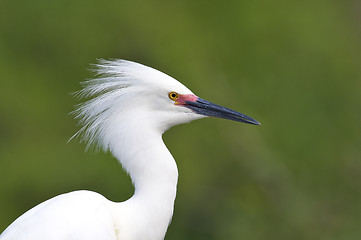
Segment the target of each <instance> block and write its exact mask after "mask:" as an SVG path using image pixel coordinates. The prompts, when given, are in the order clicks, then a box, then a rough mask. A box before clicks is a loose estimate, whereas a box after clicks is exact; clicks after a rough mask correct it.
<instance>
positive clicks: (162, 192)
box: [109, 122, 178, 240]
mask: <svg viewBox="0 0 361 240" xmlns="http://www.w3.org/2000/svg"><path fill="white" fill-rule="evenodd" d="M128 123H129V122H128ZM133 123H134V124H136V123H135V122H133ZM134 127H136V128H137V129H138V131H134V130H133V129H134ZM134 127H132V126H129V124H128V125H127V126H126V127H124V128H122V127H121V125H120V126H118V128H116V129H115V132H113V134H112V135H113V136H114V139H112V141H111V143H110V145H109V148H110V151H111V152H112V153H113V155H114V156H115V157H116V158H117V159H118V160H119V161H120V162H121V164H122V166H123V167H124V169H125V170H126V171H127V172H128V173H129V175H130V177H131V179H132V181H133V184H134V187H135V193H134V195H133V197H132V198H130V199H129V200H127V201H126V202H123V203H119V205H118V209H119V213H118V214H119V216H121V218H120V217H119V218H117V217H116V216H115V218H116V219H118V221H117V225H118V226H117V227H118V229H119V230H118V234H119V239H149V240H152V239H157V240H159V239H163V238H164V235H165V233H166V230H167V227H168V225H169V223H170V220H171V218H172V215H173V206H174V200H175V197H176V188H177V180H178V170H177V165H176V163H175V161H174V159H173V157H172V155H171V154H170V152H169V151H168V149H167V148H166V146H165V144H164V142H163V140H162V133H161V132H159V131H156V130H155V129H154V128H153V127H147V126H139V125H138V126H134ZM118 131H120V132H121V133H120V132H118ZM135 132H136V133H135ZM122 229H126V233H125V232H122ZM122 234H127V235H126V236H125V235H122ZM132 234H133V235H132Z"/></svg>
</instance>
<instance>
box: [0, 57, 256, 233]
mask: <svg viewBox="0 0 361 240" xmlns="http://www.w3.org/2000/svg"><path fill="white" fill-rule="evenodd" d="M96 71H97V73H98V75H97V77H96V78H95V79H92V80H89V81H86V82H84V83H83V87H84V88H83V89H82V90H81V91H79V95H80V96H81V97H83V98H87V99H90V100H87V101H86V102H84V103H83V104H81V105H80V106H79V107H78V109H77V110H76V111H75V113H76V118H78V119H79V120H80V123H81V125H82V128H81V129H80V131H79V132H78V133H77V134H76V135H79V136H81V137H82V140H84V141H86V142H87V143H88V146H89V145H92V144H96V145H97V146H100V147H102V148H103V149H104V150H105V151H110V152H111V153H112V154H113V155H114V156H115V157H116V158H117V159H118V160H119V162H120V163H121V165H122V166H123V168H124V169H125V170H126V171H127V172H128V173H129V175H130V177H131V179H132V182H133V184H134V187H135V192H134V195H133V196H132V197H131V198H130V199H128V200H127V201H124V202H120V203H117V202H112V201H109V200H108V199H106V198H105V197H103V196H102V195H100V194H99V193H95V192H91V191H74V192H70V193H66V194H62V195H59V196H56V197H54V198H52V199H49V200H47V201H45V202H43V203H41V204H39V205H37V206H35V207H34V208H32V209H30V210H29V211H27V212H26V213H24V214H23V215H21V216H20V217H19V218H17V219H16V220H15V221H14V222H13V223H12V224H11V225H10V226H8V227H7V228H6V229H5V231H4V232H3V233H2V234H1V235H0V239H1V240H78V239H79V240H85V239H86V240H143V239H146V240H160V239H164V237H165V234H166V230H167V228H168V225H169V223H170V220H171V218H172V215H173V205H174V200H175V197H176V187H177V179H178V170H177V165H176V163H175V160H174V159H173V157H172V155H171V153H170V152H169V151H168V149H167V147H166V146H165V144H164V142H163V140H162V134H163V133H164V132H165V131H166V130H167V129H169V128H170V127H172V126H174V125H177V124H181V123H186V122H190V121H192V120H195V119H199V118H203V117H206V116H213V117H220V118H226V119H230V120H235V121H239V122H245V123H250V124H255V125H259V123H258V122H257V121H256V120H254V119H252V118H250V117H248V116H246V115H244V114H241V113H238V112H236V111H233V110H230V109H228V108H225V107H221V106H219V105H216V104H213V103H210V102H208V101H206V100H203V99H201V98H199V97H197V96H196V95H194V94H193V93H192V92H191V91H190V90H189V89H188V88H186V87H185V86H184V85H182V84H181V83H179V82H178V81H177V80H175V79H173V78H171V77H169V76H168V75H166V74H164V73H161V72H159V71H157V70H155V69H152V68H150V67H147V66H144V65H141V64H138V63H134V62H130V61H125V60H111V61H108V60H100V61H99V63H98V64H97V68H96Z"/></svg>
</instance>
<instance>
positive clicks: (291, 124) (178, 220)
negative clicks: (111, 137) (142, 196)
mask: <svg viewBox="0 0 361 240" xmlns="http://www.w3.org/2000/svg"><path fill="white" fill-rule="evenodd" d="M360 16H361V4H360V2H359V1H357V0H350V1H343V0H339V1H337V0H328V1H326V0H317V1H315V0H312V1H311V0H305V1H286V0H283V1H281V0H271V1H267V0H259V1H246V0H237V1H194V0H188V1H120V0H111V1H95V0H87V1H85V0H79V1H70V0H50V1H49V0H31V1H27V0H0V83H1V84H0V86H1V90H0V91H1V93H0V232H1V231H3V230H4V229H5V228H6V226H7V225H9V224H10V223H11V222H12V221H13V220H14V219H15V218H16V217H18V216H19V215H21V214H22V213H23V212H25V211H26V210H27V209H29V208H31V207H33V206H35V205H36V204H38V203H40V202H42V201H44V200H46V199H48V198H51V197H53V196H55V195H58V194H60V193H64V192H69V191H72V190H77V189H89V190H93V191H97V192H99V193H101V194H103V195H104V196H106V197H107V198H109V199H111V200H114V201H121V200H125V199H127V198H128V197H130V196H131V194H132V192H133V189H132V187H131V182H130V180H129V179H128V177H127V175H126V174H125V173H124V172H123V171H122V170H121V167H120V166H119V164H118V163H117V162H116V160H115V159H113V158H112V157H111V156H110V155H109V154H104V153H101V152H100V153H95V154H93V153H84V149H85V146H84V145H82V144H78V143H77V142H74V141H71V142H70V143H67V140H68V139H69V138H70V137H71V136H72V134H74V133H75V132H76V131H77V129H78V128H77V126H76V121H75V120H73V119H72V117H71V116H70V115H68V113H69V112H71V111H72V110H73V105H74V104H75V103H76V101H75V100H74V99H72V97H71V96H70V95H69V93H70V92H74V91H76V90H79V88H80V86H79V82H80V81H82V80H84V79H85V78H88V77H90V76H91V75H90V74H89V73H88V72H87V68H89V63H94V62H95V61H96V58H124V59H128V60H133V61H137V62H141V63H143V64H146V65H149V66H152V67H155V68H157V69H159V70H161V71H164V72H166V73H168V74H169V75H171V76H173V77H175V78H177V79H178V80H180V81H181V82H182V83H184V84H185V85H187V86H188V87H190V88H191V89H192V90H193V91H194V92H195V93H196V94H198V95H199V96H200V97H202V98H204V99H207V100H209V101H212V102H215V103H218V104H221V105H224V106H227V107H230V108H233V109H235V110H239V111H240V112H242V113H245V114H247V115H249V116H251V117H254V118H255V119H257V120H258V121H260V122H261V123H262V126H259V127H258V126H251V125H246V124H240V123H236V122H230V121H226V120H223V119H205V120H199V121H196V122H194V123H192V124H188V125H182V126H177V127H175V128H173V129H171V130H170V131H169V132H167V133H166V134H165V136H164V139H165V141H166V143H167V145H168V147H169V148H170V150H171V152H172V153H173V155H174V157H175V158H176V160H177V162H178V166H179V171H180V178H179V185H178V197H177V200H176V204H175V214H174V218H173V221H172V224H171V226H170V228H169V231H168V234H167V237H166V239H173V240H178V239H179V240H180V239H190V240H192V239H195V240H196V239H197V240H199V239H207V240H213V239H228V240H230V239H235V240H238V239H247V240H261V239H262V240H263V239H265V240H266V239H267V240H270V239H284V240H286V239H294V240H298V239H305V240H306V239H307V240H333V239H335V240H336V239H342V240H351V239H355V240H356V239H361V227H360V226H361V128H360V123H361V17H360Z"/></svg>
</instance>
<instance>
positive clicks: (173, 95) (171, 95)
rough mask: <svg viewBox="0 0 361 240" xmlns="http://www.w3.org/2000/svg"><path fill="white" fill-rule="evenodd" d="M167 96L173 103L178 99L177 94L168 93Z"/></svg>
mask: <svg viewBox="0 0 361 240" xmlns="http://www.w3.org/2000/svg"><path fill="white" fill-rule="evenodd" d="M168 96H169V98H170V99H171V100H173V101H176V100H177V99H178V98H179V95H178V93H176V92H170V93H169V94H168Z"/></svg>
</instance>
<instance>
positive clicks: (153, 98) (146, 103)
mask: <svg viewBox="0 0 361 240" xmlns="http://www.w3.org/2000/svg"><path fill="white" fill-rule="evenodd" d="M95 66H96V68H95V72H96V77H95V78H94V79H91V80H88V81H85V82H83V83H82V85H83V89H82V90H80V91H79V92H78V93H77V94H78V96H79V97H80V98H83V99H86V101H85V102H84V103H82V104H80V105H79V106H78V108H77V110H75V111H74V113H75V114H76V118H78V119H79V120H80V123H81V125H82V128H81V130H80V131H79V132H78V133H77V134H82V135H83V139H85V140H86V141H87V142H88V146H89V145H90V144H92V143H93V142H98V143H100V145H102V146H103V148H104V149H107V148H108V143H107V142H109V141H107V140H106V139H107V136H109V135H111V133H112V132H114V131H113V130H114V129H119V128H120V126H123V128H124V129H125V128H126V126H127V125H128V126H129V125H131V124H133V127H138V128H144V127H151V128H153V129H157V130H158V131H160V132H161V133H163V132H164V131H166V130H167V129H169V128H170V127H172V126H174V125H178V124H181V123H186V122H190V121H192V120H196V119H199V118H204V117H220V118H225V119H229V120H234V121H238V122H244V123H249V124H254V125H259V122H257V121H256V120H254V119H253V118H251V117H248V116H246V115H244V114H242V113H239V112H236V111H233V110H231V109H228V108H225V107H222V106H219V105H216V104H214V103H211V102H209V101H206V100H204V99H201V98H199V97H198V96H196V95H195V94H194V93H192V92H191V91H190V90H189V89H188V88H187V87H185V86H184V85H183V84H181V83H180V82H178V81H177V80H175V79H174V78H172V77H170V76H168V75H166V74H164V73H162V72H160V71H158V70H155V69H153V68H150V67H147V66H144V65H142V64H139V63H135V62H130V61H125V60H100V61H99V63H98V64H96V65H95ZM77 134H76V135H77Z"/></svg>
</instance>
